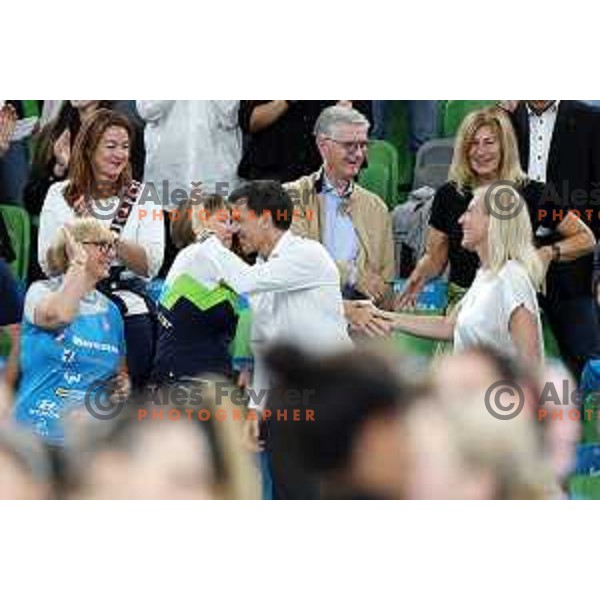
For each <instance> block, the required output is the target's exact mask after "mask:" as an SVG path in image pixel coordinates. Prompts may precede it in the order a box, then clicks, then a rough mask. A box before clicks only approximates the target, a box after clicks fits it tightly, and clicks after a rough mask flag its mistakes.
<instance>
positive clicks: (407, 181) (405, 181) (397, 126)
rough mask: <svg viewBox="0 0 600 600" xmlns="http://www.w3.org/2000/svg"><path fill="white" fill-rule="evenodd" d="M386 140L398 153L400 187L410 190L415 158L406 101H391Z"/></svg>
mask: <svg viewBox="0 0 600 600" xmlns="http://www.w3.org/2000/svg"><path fill="white" fill-rule="evenodd" d="M385 131H386V140H387V141H388V142H390V143H391V144H393V146H394V147H395V148H396V150H397V152H398V185H399V188H400V190H401V191H402V190H403V189H404V191H406V190H408V188H410V186H411V184H412V179H413V165H414V156H413V154H412V152H411V151H410V150H409V143H408V110H407V107H406V102H405V101H404V100H390V101H389V108H388V110H387V115H386V125H385Z"/></svg>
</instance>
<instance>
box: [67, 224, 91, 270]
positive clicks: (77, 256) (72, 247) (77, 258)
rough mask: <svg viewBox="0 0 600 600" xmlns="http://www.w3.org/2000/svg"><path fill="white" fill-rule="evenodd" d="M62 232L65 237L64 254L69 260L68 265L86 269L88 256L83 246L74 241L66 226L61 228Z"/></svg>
mask: <svg viewBox="0 0 600 600" xmlns="http://www.w3.org/2000/svg"><path fill="white" fill-rule="evenodd" d="M63 232H64V236H65V252H66V253H67V258H68V259H69V265H72V264H75V265H79V266H81V267H87V263H88V260H89V255H88V253H87V251H86V249H85V248H84V246H83V244H81V243H79V242H78V241H76V240H75V238H74V237H73V234H72V233H71V231H70V230H69V227H68V226H67V225H65V226H64V227H63Z"/></svg>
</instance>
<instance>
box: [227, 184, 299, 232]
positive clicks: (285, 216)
mask: <svg viewBox="0 0 600 600" xmlns="http://www.w3.org/2000/svg"><path fill="white" fill-rule="evenodd" d="M229 203H230V204H233V205H235V204H242V203H243V204H246V206H247V207H248V210H251V211H252V212H253V213H254V214H255V215H256V216H257V217H260V216H261V215H263V214H264V213H269V214H270V215H271V217H272V219H273V225H275V227H276V228H277V229H282V230H283V231H287V230H288V229H289V228H290V227H291V225H292V219H293V217H294V214H293V213H294V204H293V202H292V199H291V198H290V195H289V194H288V193H287V191H286V190H285V188H284V187H283V186H282V185H281V183H279V182H278V181H269V180H262V181H250V182H248V183H245V184H244V185H242V186H241V187H239V188H237V189H236V190H235V191H234V192H233V193H232V194H231V195H230V196H229Z"/></svg>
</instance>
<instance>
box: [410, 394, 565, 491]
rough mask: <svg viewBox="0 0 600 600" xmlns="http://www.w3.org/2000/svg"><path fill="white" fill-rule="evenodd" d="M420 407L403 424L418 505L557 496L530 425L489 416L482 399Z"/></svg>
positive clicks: (522, 420)
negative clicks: (406, 436)
mask: <svg viewBox="0 0 600 600" xmlns="http://www.w3.org/2000/svg"><path fill="white" fill-rule="evenodd" d="M456 400H457V401H456V402H425V403H422V404H420V405H419V406H416V407H415V408H414V409H413V410H412V411H411V413H410V415H409V418H408V429H409V436H408V437H409V446H410V461H409V463H410V469H409V476H408V495H409V497H410V498H412V499H423V500H429V499H432V500H446V499H448V500H453V499H464V500H541V499H545V498H553V497H557V496H558V488H557V486H556V483H555V479H554V477H553V476H552V472H551V469H550V465H549V463H548V461H547V460H546V459H545V457H544V455H543V451H542V446H541V444H540V438H539V435H538V432H537V431H536V426H535V423H534V422H533V420H532V419H529V418H526V417H525V416H523V415H521V416H519V417H516V418H513V419H508V420H501V419H498V418H496V417H494V416H492V415H491V414H490V413H489V412H488V410H487V408H486V406H485V402H484V398H483V394H481V393H479V394H477V393H475V394H473V395H471V396H467V397H464V396H463V397H461V398H457V399H456Z"/></svg>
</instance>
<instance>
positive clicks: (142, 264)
mask: <svg viewBox="0 0 600 600" xmlns="http://www.w3.org/2000/svg"><path fill="white" fill-rule="evenodd" d="M132 138H133V130H132V128H131V124H130V122H129V120H128V119H127V117H125V116H123V115H121V114H119V113H117V112H114V111H111V110H108V109H99V110H97V111H96V112H95V113H93V115H91V116H90V117H89V119H87V120H86V121H85V123H84V124H83V125H82V128H81V130H80V132H79V133H78V135H77V139H76V140H75V145H74V147H73V153H72V157H71V160H70V162H69V177H68V180H66V181H64V182H59V183H56V184H54V185H53V186H52V187H50V189H49V190H48V195H47V196H46V199H45V201H44V205H43V207H42V212H41V215H40V230H39V237H38V256H39V260H40V265H41V267H42V269H43V270H44V271H45V272H46V273H48V257H47V253H48V249H49V247H50V244H51V242H52V240H53V237H54V235H55V233H56V231H58V230H59V229H60V228H61V227H62V226H63V225H66V224H69V223H73V222H74V221H75V220H76V219H77V218H79V217H82V216H93V217H95V218H96V219H97V220H98V222H99V223H101V224H102V225H104V226H105V227H106V228H110V229H112V230H113V231H115V232H116V233H117V234H118V235H117V238H116V254H115V257H114V260H113V261H112V263H111V270H110V278H109V279H108V280H107V282H105V283H104V284H103V290H104V292H105V293H107V294H109V295H110V298H111V299H112V300H113V301H114V302H115V304H117V306H118V307H119V310H120V311H121V314H122V316H123V318H124V322H125V337H126V339H127V364H128V366H129V373H130V376H131V379H132V383H133V385H134V386H135V387H141V386H142V385H143V384H144V383H145V382H146V380H147V377H148V375H149V373H150V369H151V367H152V359H153V355H154V337H155V336H154V319H153V316H152V309H153V305H152V304H151V303H150V302H149V301H148V300H147V297H146V294H145V292H146V284H147V282H148V280H150V279H151V278H152V277H155V276H156V275H157V273H158V271H159V269H160V266H161V264H162V260H163V252H164V225H163V221H162V212H161V207H160V206H159V205H158V204H157V203H154V202H152V201H148V202H141V200H138V196H137V195H136V193H135V192H134V191H133V190H134V183H135V182H132V179H131V164H130V147H131V144H132ZM125 200H127V201H128V203H126V204H125V206H131V210H130V211H121V210H118V209H119V206H120V202H121V201H125Z"/></svg>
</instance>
